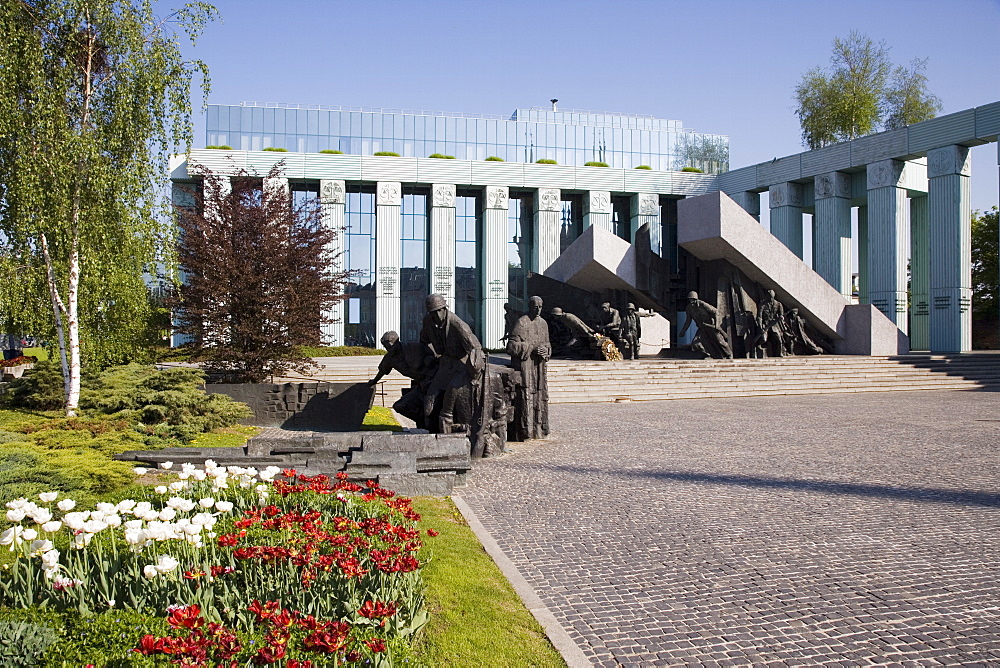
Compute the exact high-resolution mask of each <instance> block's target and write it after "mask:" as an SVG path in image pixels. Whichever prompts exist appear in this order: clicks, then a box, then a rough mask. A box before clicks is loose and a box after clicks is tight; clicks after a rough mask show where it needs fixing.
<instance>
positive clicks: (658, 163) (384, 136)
mask: <svg viewBox="0 0 1000 668" xmlns="http://www.w3.org/2000/svg"><path fill="white" fill-rule="evenodd" d="M206 130H207V132H206V134H207V136H206V145H207V146H230V147H232V148H233V149H238V150H244V151H260V150H263V149H265V148H284V149H287V150H288V151H293V152H298V153H316V152H319V151H324V150H333V151H340V152H343V153H348V154H353V155H371V154H373V153H377V152H379V151H392V152H395V153H398V154H399V155H402V156H408V157H418V158H425V157H428V156H430V155H431V154H435V153H437V154H441V155H447V156H453V157H455V158H458V159H462V160H485V159H486V158H488V157H491V156H494V157H498V158H501V159H503V160H505V161H507V162H535V161H537V160H540V159H548V160H555V161H556V162H557V163H559V164H560V165H584V164H585V163H587V162H603V163H606V164H608V165H609V166H611V167H618V168H622V169H631V168H633V167H638V166H639V165H646V166H649V167H650V168H652V169H654V170H662V171H670V170H679V169H681V168H683V167H696V168H698V169H701V170H703V171H705V172H707V173H713V174H718V173H722V172H725V171H728V169H729V138H728V137H726V136H723V135H713V134H705V133H699V132H694V131H693V130H691V129H689V128H684V127H683V124H682V123H681V122H680V121H672V120H664V119H659V118H654V117H652V116H638V115H627V114H606V113H595V112H586V111H553V110H545V109H517V110H516V111H514V113H513V114H511V115H510V116H484V115H468V114H443V113H438V112H425V111H410V110H383V109H361V108H349V107H320V106H311V107H305V106H296V105H276V104H260V103H256V102H244V103H241V104H239V105H221V104H213V105H209V107H208V113H207V122H206Z"/></svg>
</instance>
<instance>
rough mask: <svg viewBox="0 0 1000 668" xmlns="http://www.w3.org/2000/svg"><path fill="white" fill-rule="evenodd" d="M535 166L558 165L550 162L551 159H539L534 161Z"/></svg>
mask: <svg viewBox="0 0 1000 668" xmlns="http://www.w3.org/2000/svg"><path fill="white" fill-rule="evenodd" d="M535 164H536V165H558V164H559V163H558V162H556V161H555V160H552V159H551V158H541V159H539V160H535Z"/></svg>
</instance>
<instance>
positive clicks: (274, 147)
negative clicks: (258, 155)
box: [264, 146, 288, 153]
mask: <svg viewBox="0 0 1000 668" xmlns="http://www.w3.org/2000/svg"><path fill="white" fill-rule="evenodd" d="M264 150H265V151H274V152H276V153H288V149H287V148H278V147H277V146H268V147H267V148H265V149H264Z"/></svg>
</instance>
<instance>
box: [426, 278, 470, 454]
mask: <svg viewBox="0 0 1000 668" xmlns="http://www.w3.org/2000/svg"><path fill="white" fill-rule="evenodd" d="M425 307H426V309H427V315H425V316H424V322H423V328H422V329H421V331H420V343H422V344H423V345H425V346H427V347H428V348H429V349H430V352H431V354H432V355H433V357H434V359H435V360H436V361H437V368H436V369H435V371H434V373H433V376H432V377H431V378H430V381H429V382H428V385H427V389H426V393H425V395H424V419H425V423H426V424H428V425H430V424H431V416H432V414H433V413H434V411H435V407H436V406H435V405H436V401H437V400H438V397H440V408H439V409H438V425H437V426H438V431H439V432H440V433H442V434H449V433H451V432H452V428H453V426H454V423H453V420H454V411H455V401H456V398H457V393H458V391H459V390H461V389H462V388H470V389H471V390H472V394H473V395H475V387H474V386H478V385H479V384H480V376H481V374H482V371H483V367H484V365H485V363H486V358H485V356H484V355H483V348H482V345H481V344H480V343H479V339H477V338H476V335H475V334H473V333H472V330H471V329H469V326H468V325H467V324H465V322H464V321H463V320H462V319H461V318H459V317H458V316H457V315H455V314H454V313H452V312H451V311H449V310H448V304H447V302H445V299H444V297H442V296H441V295H439V294H431V295H428V297H427V300H426V301H425ZM470 403H471V405H473V406H474V405H475V403H476V402H475V401H474V400H473V401H472V402H470ZM468 419H469V420H470V423H469V424H471V421H472V420H471V416H468ZM466 429H469V426H468V425H467V426H466Z"/></svg>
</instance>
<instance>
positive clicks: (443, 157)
mask: <svg viewBox="0 0 1000 668" xmlns="http://www.w3.org/2000/svg"><path fill="white" fill-rule="evenodd" d="M427 157H428V158H437V159H439V160H454V159H455V156H453V155H445V154H443V153H431V154H430V155H429V156H427Z"/></svg>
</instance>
